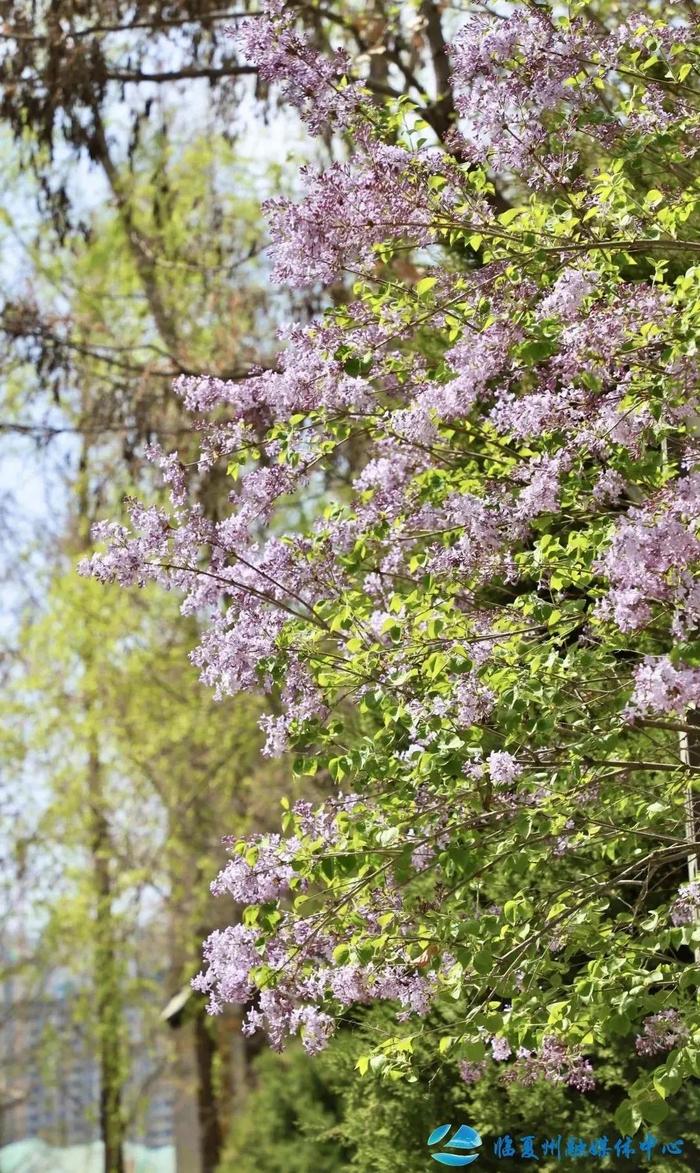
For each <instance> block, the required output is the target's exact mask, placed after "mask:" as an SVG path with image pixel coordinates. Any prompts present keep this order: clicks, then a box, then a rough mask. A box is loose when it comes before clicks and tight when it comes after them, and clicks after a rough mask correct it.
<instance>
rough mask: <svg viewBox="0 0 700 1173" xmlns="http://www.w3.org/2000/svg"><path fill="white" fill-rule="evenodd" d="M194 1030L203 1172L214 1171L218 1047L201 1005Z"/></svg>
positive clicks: (218, 1125) (218, 1150) (218, 1134)
mask: <svg viewBox="0 0 700 1173" xmlns="http://www.w3.org/2000/svg"><path fill="white" fill-rule="evenodd" d="M194 1030H195V1048H196V1058H197V1107H198V1112H199V1137H200V1151H201V1159H202V1173H215V1170H216V1167H217V1165H218V1163H219V1159H220V1157H221V1144H222V1136H221V1123H220V1121H219V1113H218V1105H217V1096H216V1087H215V1080H214V1059H215V1057H216V1053H217V1047H216V1040H215V1039H214V1037H213V1034H212V1028H211V1023H210V1021H209V1020H208V1018H207V1015H206V1012H205V1010H204V1008H202V1009H201V1010H200V1011H199V1012H198V1013H197V1015H196V1018H195V1024H194Z"/></svg>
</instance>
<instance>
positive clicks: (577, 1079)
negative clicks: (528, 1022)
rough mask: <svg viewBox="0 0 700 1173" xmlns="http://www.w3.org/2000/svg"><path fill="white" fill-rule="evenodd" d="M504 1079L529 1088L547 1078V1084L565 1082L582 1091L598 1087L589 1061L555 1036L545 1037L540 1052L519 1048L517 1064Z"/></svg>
mask: <svg viewBox="0 0 700 1173" xmlns="http://www.w3.org/2000/svg"><path fill="white" fill-rule="evenodd" d="M504 1078H505V1079H506V1080H507V1081H508V1082H518V1083H521V1084H524V1085H525V1086H526V1087H527V1086H529V1085H530V1084H533V1083H536V1082H537V1080H538V1079H545V1080H547V1082H548V1083H564V1084H566V1085H567V1086H568V1087H572V1088H575V1089H576V1091H579V1092H589V1091H593V1089H594V1088H595V1086H596V1081H595V1077H594V1074H593V1068H592V1066H591V1064H590V1062H589V1061H588V1059H584V1058H583V1057H582V1056H581V1055H580V1054H579V1053H578V1052H577V1051H575V1050H573V1051H572V1050H570V1049H568V1048H567V1047H566V1046H565V1045H564V1043H562V1041H561V1040H560V1039H558V1038H557V1037H556V1036H555V1035H545V1036H544V1038H543V1039H542V1043H541V1045H540V1047H539V1049H538V1050H537V1051H528V1050H527V1049H526V1048H525V1047H520V1048H519V1050H518V1052H517V1055H516V1061H515V1063H514V1064H513V1065H512V1067H511V1068H510V1069H509V1070H508V1071H507V1072H506V1073H505V1075H504Z"/></svg>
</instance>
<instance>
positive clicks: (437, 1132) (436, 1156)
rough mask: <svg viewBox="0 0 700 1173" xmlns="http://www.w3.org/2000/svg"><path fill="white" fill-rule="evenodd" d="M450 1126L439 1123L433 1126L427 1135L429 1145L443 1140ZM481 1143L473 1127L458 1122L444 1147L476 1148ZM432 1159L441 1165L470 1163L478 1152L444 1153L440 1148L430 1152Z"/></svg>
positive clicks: (477, 1155) (476, 1157) (474, 1159)
mask: <svg viewBox="0 0 700 1173" xmlns="http://www.w3.org/2000/svg"><path fill="white" fill-rule="evenodd" d="M451 1128H452V1125H451V1124H441V1125H439V1127H438V1128H435V1129H434V1130H433V1131H432V1132H431V1134H430V1136H429V1137H428V1144H429V1145H436V1144H440V1141H441V1140H444V1139H445V1137H446V1136H447V1134H448V1132H449V1131H450V1129H451ZM480 1144H481V1137H480V1136H479V1133H478V1132H477V1131H476V1129H475V1128H470V1127H469V1125H468V1124H460V1126H459V1128H458V1129H457V1131H456V1132H455V1134H454V1136H453V1137H452V1138H451V1140H448V1141H445V1146H444V1147H445V1148H446V1149H476V1148H478V1147H479V1145H480ZM430 1155H431V1157H432V1158H433V1160H434V1161H438V1162H439V1164H441V1165H452V1166H455V1165H471V1163H472V1161H476V1160H478V1158H479V1154H478V1153H446V1152H443V1151H442V1150H441V1151H440V1152H439V1153H431V1154H430Z"/></svg>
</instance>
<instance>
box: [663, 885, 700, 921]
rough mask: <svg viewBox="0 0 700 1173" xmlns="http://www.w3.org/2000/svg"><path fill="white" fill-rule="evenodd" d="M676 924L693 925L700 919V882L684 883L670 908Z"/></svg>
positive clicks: (672, 918)
mask: <svg viewBox="0 0 700 1173" xmlns="http://www.w3.org/2000/svg"><path fill="white" fill-rule="evenodd" d="M670 915H671V920H672V922H673V924H674V925H693V924H696V923H697V922H698V921H700V882H699V881H698V880H692V881H691V882H690V883H689V884H682V885H681V887H680V888H679V889H678V895H677V896H676V899H675V900H674V901H673V904H672V905H671V909H670Z"/></svg>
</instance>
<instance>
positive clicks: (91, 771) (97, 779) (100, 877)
mask: <svg viewBox="0 0 700 1173" xmlns="http://www.w3.org/2000/svg"><path fill="white" fill-rule="evenodd" d="M88 787H89V813H88V820H89V826H90V850H91V854H92V865H93V874H94V880H95V975H94V978H95V997H96V1009H97V1031H98V1052H99V1067H100V1133H101V1136H102V1141H103V1143H104V1173H124V1141H125V1139H126V1138H125V1124H124V1113H123V1104H122V1087H123V1082H124V1079H123V1056H122V1038H121V998H120V990H119V967H118V960H117V957H118V954H117V944H116V941H115V934H114V920H113V913H112V901H113V893H112V877H111V875H110V868H109V861H110V854H111V844H110V835H109V823H108V821H107V816H106V813H105V810H104V802H103V794H102V767H101V763H100V759H99V755H98V752H97V748H96V746H95V744H94V743H93V745H92V746H91V748H90V753H89V760H88Z"/></svg>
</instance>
